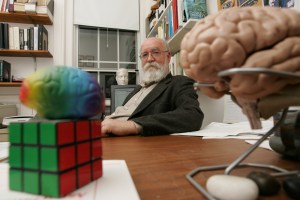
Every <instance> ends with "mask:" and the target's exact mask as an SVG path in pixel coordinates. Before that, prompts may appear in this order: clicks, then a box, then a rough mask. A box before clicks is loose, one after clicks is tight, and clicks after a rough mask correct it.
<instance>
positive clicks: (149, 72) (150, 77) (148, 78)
mask: <svg viewBox="0 0 300 200" xmlns="http://www.w3.org/2000/svg"><path fill="white" fill-rule="evenodd" d="M142 71H143V74H144V75H143V80H142V84H144V85H146V86H147V85H149V84H151V83H158V82H159V81H161V80H162V79H164V78H165V77H166V76H167V74H168V73H169V66H168V64H167V63H165V64H158V63H157V62H152V63H146V64H145V65H144V67H143V68H142Z"/></svg>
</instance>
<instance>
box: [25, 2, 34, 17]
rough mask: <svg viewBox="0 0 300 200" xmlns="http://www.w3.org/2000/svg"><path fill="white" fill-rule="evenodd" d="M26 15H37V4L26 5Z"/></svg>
mask: <svg viewBox="0 0 300 200" xmlns="http://www.w3.org/2000/svg"><path fill="white" fill-rule="evenodd" d="M25 12H26V13H34V14H35V13H36V3H25Z"/></svg>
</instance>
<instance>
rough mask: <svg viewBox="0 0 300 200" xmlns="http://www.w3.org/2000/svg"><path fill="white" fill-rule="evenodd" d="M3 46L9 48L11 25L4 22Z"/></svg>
mask: <svg viewBox="0 0 300 200" xmlns="http://www.w3.org/2000/svg"><path fill="white" fill-rule="evenodd" d="M3 47H4V49H9V25H8V23H3Z"/></svg>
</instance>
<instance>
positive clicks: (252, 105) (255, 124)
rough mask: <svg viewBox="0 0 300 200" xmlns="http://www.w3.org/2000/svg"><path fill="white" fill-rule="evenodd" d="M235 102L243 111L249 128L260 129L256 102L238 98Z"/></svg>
mask: <svg viewBox="0 0 300 200" xmlns="http://www.w3.org/2000/svg"><path fill="white" fill-rule="evenodd" d="M237 101H238V102H239V104H240V106H241V107H242V109H243V113H244V114H245V115H246V116H247V118H248V120H249V122H250V126H251V128H252V129H261V128H262V125H261V121H260V114H259V112H258V109H257V102H256V100H253V101H249V100H245V99H242V98H238V99H237Z"/></svg>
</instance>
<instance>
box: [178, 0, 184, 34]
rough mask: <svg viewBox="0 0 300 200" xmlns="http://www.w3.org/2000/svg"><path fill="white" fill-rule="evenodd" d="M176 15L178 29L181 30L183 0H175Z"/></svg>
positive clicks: (182, 23)
mask: <svg viewBox="0 0 300 200" xmlns="http://www.w3.org/2000/svg"><path fill="white" fill-rule="evenodd" d="M177 15H178V28H181V27H183V25H184V6H183V0H177Z"/></svg>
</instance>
